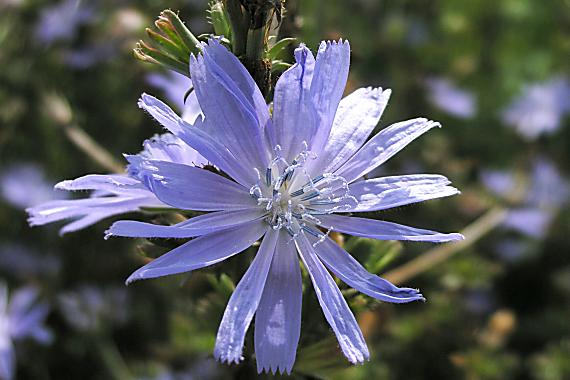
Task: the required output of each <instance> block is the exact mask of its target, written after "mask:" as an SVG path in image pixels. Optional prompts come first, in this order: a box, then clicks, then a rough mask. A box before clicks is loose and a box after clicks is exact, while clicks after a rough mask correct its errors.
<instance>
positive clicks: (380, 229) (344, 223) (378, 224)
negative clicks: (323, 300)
mask: <svg viewBox="0 0 570 380" xmlns="http://www.w3.org/2000/svg"><path fill="white" fill-rule="evenodd" d="M319 220H320V221H321V223H320V225H321V226H322V227H325V228H331V229H332V230H333V231H338V232H343V233H345V234H349V235H354V236H361V237H367V238H371V239H379V240H410V241H429V242H432V243H445V242H448V241H456V240H463V235H461V234H457V233H451V234H446V233H441V232H435V231H429V230H423V229H420V228H414V227H409V226H404V225H401V224H396V223H390V222H384V221H381V220H375V219H365V218H355V217H350V216H340V215H323V216H319Z"/></svg>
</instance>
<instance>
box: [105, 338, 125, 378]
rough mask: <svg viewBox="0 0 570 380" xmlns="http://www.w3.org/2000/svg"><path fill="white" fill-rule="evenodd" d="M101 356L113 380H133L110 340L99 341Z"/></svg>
mask: <svg viewBox="0 0 570 380" xmlns="http://www.w3.org/2000/svg"><path fill="white" fill-rule="evenodd" d="M97 346H98V348H99V354H100V355H101V359H102V360H103V363H104V364H105V366H106V367H107V370H108V371H109V374H110V375H111V378H112V379H115V380H130V379H132V378H133V376H132V375H131V373H130V371H129V369H128V367H127V365H126V363H125V361H124V360H123V357H122V355H121V353H120V352H119V350H118V349H117V346H116V345H115V343H114V342H113V341H112V340H111V339H108V338H99V339H97Z"/></svg>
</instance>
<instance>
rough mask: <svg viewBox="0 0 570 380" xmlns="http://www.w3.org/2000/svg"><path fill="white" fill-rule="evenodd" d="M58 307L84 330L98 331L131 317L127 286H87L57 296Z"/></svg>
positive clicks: (75, 325)
mask: <svg viewBox="0 0 570 380" xmlns="http://www.w3.org/2000/svg"><path fill="white" fill-rule="evenodd" d="M58 306H59V308H60V310H61V314H62V315H63V316H64V318H65V320H66V321H67V322H68V323H69V324H70V325H71V326H73V327H74V328H75V329H77V330H80V331H83V332H97V331H98V330H100V329H105V328H109V327H111V326H117V325H120V324H122V323H125V322H126V320H127V318H128V315H129V314H128V310H129V307H128V294H127V292H126V290H125V289H124V288H101V287H96V286H89V285H84V286H81V287H80V288H78V289H77V290H76V291H69V292H65V293H62V294H60V295H59V296H58Z"/></svg>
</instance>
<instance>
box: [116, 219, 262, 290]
mask: <svg viewBox="0 0 570 380" xmlns="http://www.w3.org/2000/svg"><path fill="white" fill-rule="evenodd" d="M266 228H267V223H265V222H252V223H248V224H245V225H242V226H239V227H235V228H232V229H229V230H225V231H222V232H216V233H213V234H209V235H204V236H201V237H199V238H196V239H194V240H191V241H189V242H188V243H185V244H183V245H181V246H180V247H178V248H175V249H173V250H172V251H170V252H168V253H166V254H164V255H162V256H160V257H159V258H157V259H154V260H153V261H151V262H150V263H148V264H147V265H145V266H144V267H142V268H140V269H138V270H137V271H135V272H134V273H133V274H131V275H130V277H129V278H128V279H127V284H129V283H131V282H133V281H137V280H146V279H149V278H156V277H162V276H169V275H172V274H178V273H184V272H190V271H193V270H195V269H200V268H204V267H207V266H210V265H214V264H216V263H219V262H220V261H223V260H225V259H227V258H229V257H231V256H234V255H235V254H237V253H240V252H241V251H243V250H244V249H246V248H248V247H249V246H251V245H252V244H253V243H255V242H256V241H257V240H258V239H259V238H260V237H261V236H262V235H263V234H264V233H265V230H266Z"/></svg>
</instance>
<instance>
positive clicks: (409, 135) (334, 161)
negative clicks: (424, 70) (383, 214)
mask: <svg viewBox="0 0 570 380" xmlns="http://www.w3.org/2000/svg"><path fill="white" fill-rule="evenodd" d="M202 50H203V54H201V55H199V56H197V57H191V63H190V72H191V77H192V81H193V84H194V89H195V92H196V96H197V99H198V102H199V104H200V107H201V109H202V112H203V115H204V117H199V118H197V119H196V121H195V122H194V123H193V125H191V124H189V123H188V122H186V121H184V120H183V119H182V118H180V117H179V116H177V115H176V114H175V113H174V112H173V111H172V110H171V109H170V108H169V107H168V106H167V105H165V104H164V103H162V102H161V101H159V100H157V99H155V98H153V97H152V96H149V95H146V94H143V96H142V97H141V99H140V103H139V104H140V107H142V108H143V109H145V110H146V111H147V112H148V113H150V114H151V115H152V116H153V117H154V118H155V119H156V120H157V121H158V122H160V123H161V124H162V125H163V126H164V127H165V128H166V129H168V130H169V131H170V132H172V133H173V134H174V135H176V136H177V137H179V138H180V139H181V140H183V141H184V142H186V143H187V144H188V145H189V146H191V147H192V148H194V149H195V150H196V151H198V152H199V153H200V154H201V155H202V156H203V157H205V159H207V160H208V161H209V162H210V163H211V164H212V165H213V166H215V167H216V168H218V169H219V170H220V171H222V172H224V173H225V174H226V176H222V175H219V174H216V173H214V172H212V171H210V170H204V169H202V168H198V167H195V166H191V165H187V164H185V163H183V162H176V161H174V160H171V161H162V160H158V159H152V158H144V157H141V156H133V157H127V158H128V159H129V161H130V166H129V173H130V175H131V176H132V177H134V178H137V179H138V180H139V181H140V182H141V183H144V184H145V186H146V187H147V188H148V189H149V190H150V191H152V192H153V193H154V194H155V195H156V197H157V198H158V199H160V200H161V201H162V202H164V203H165V204H168V205H170V206H172V207H175V208H178V209H185V210H196V211H205V212H209V213H206V214H204V215H201V216H198V217H195V218H192V219H189V220H187V221H185V222H182V223H179V224H177V225H174V226H159V225H154V224H148V223H141V222H135V221H119V222H116V223H115V224H113V226H112V227H111V228H110V230H109V231H108V234H109V235H111V236H126V237H160V238H191V237H196V238H195V239H193V240H190V241H188V242H186V243H184V244H182V245H181V246H179V247H178V248H176V249H174V250H172V251H170V252H168V253H166V254H165V255H163V256H161V257H159V258H157V259H155V260H154V261H152V262H151V263H149V264H147V265H145V266H144V267H142V268H140V269H139V270H137V271H136V272H134V273H133V274H132V275H131V276H130V277H129V278H128V280H127V282H128V283H130V282H132V281H135V280H141V279H149V278H155V277H161V276H166V275H172V274H177V273H183V272H188V271H192V270H195V269H199V268H204V267H207V266H209V265H213V264H216V263H219V262H221V261H223V260H225V259H227V258H229V257H232V256H234V255H236V254H237V253H239V252H241V251H243V250H245V249H246V248H248V247H249V246H251V245H252V244H253V243H255V242H256V241H258V240H260V239H261V245H260V247H259V250H258V253H257V255H256V256H255V258H254V260H253V262H252V263H251V266H250V267H249V269H248V270H247V272H246V273H245V275H244V276H243V278H242V279H241V281H240V282H239V284H238V286H237V288H236V290H235V292H234V293H233V294H232V296H231V298H230V300H229V303H228V305H227V308H226V310H225V313H224V316H223V318H222V322H221V324H220V327H219V331H218V335H217V339H216V346H215V350H214V355H215V357H216V358H218V359H219V360H221V361H223V362H228V363H231V362H235V363H237V362H239V361H240V360H241V359H242V348H243V344H244V339H245V335H246V331H247V329H248V327H249V325H250V323H251V322H252V320H253V318H254V317H255V334H254V345H255V351H256V358H257V366H258V370H259V371H260V372H261V371H272V372H277V371H279V372H290V371H291V369H292V367H293V364H294V361H295V353H296V348H297V344H298V341H299V335H300V326H301V298H302V280H301V271H300V265H299V259H300V260H301V261H302V262H303V264H304V266H305V268H306V269H307V271H308V273H309V275H310V278H311V280H312V283H313V287H314V288H315V291H316V294H317V297H318V300H319V303H320V305H321V307H322V310H323V312H324V315H325V317H326V319H327V321H328V323H329V324H330V326H331V327H332V329H333V331H334V333H335V334H336V336H337V338H338V341H339V344H340V348H341V349H342V351H343V353H344V354H345V355H346V357H347V358H348V360H349V361H350V362H352V363H361V362H363V361H365V360H367V359H368V357H369V352H368V348H367V346H366V343H365V341H364V338H363V336H362V332H361V331H360V328H359V327H358V324H357V322H356V320H355V318H354V316H353V314H352V313H351V311H350V309H349V307H348V305H347V303H346V301H345V299H344V298H343V296H342V293H341V292H340V290H339V288H338V286H337V285H336V283H335V281H334V279H333V277H332V276H331V275H330V274H329V271H328V270H330V271H332V272H333V273H334V274H335V275H336V276H337V277H339V278H340V279H341V280H343V281H344V282H345V283H347V284H348V285H349V286H351V287H353V288H355V289H357V290H359V291H361V292H363V293H365V294H367V295H369V296H371V297H374V298H376V299H378V300H382V301H386V302H395V303H403V302H410V301H415V300H423V297H422V295H421V294H420V293H419V291H418V290H416V289H410V288H398V287H396V286H394V285H393V284H391V283H389V282H388V281H386V280H384V279H382V278H380V277H378V276H376V275H374V274H371V273H368V272H367V271H366V270H365V269H364V268H363V267H362V266H361V265H360V264H359V263H358V262H357V261H356V260H355V259H354V258H352V256H350V254H349V253H348V252H346V251H345V250H344V249H342V248H341V247H340V246H338V245H337V244H336V243H335V242H334V241H333V240H331V239H330V238H329V237H328V232H330V231H338V232H343V233H347V234H351V235H355V236H363V237H369V238H374V239H389V240H411V241H431V242H446V241H452V240H458V239H461V238H462V236H461V235H460V234H456V233H453V234H445V233H439V232H434V231H429V230H424V229H418V228H413V227H408V226H404V225H399V224H395V223H390V222H386V221H379V220H372V219H365V218H359V217H349V216H347V215H346V213H359V212H370V211H378V210H384V209H389V208H392V207H397V206H402V205H407V204H411V203H416V202H421V201H425V200H429V199H434V198H440V197H446V196H450V195H454V194H457V193H458V190H457V189H455V188H453V187H451V186H449V184H450V182H449V180H448V179H447V178H445V177H443V176H440V175H428V174H417V175H404V176H391V177H383V178H374V179H363V177H364V176H365V175H367V174H368V173H370V172H371V171H372V170H373V169H375V168H376V167H378V166H379V165H381V164H383V163H384V162H386V161H387V160H388V159H390V158H391V157H392V156H394V155H395V154H396V153H398V152H399V151H400V150H402V149H403V148H404V147H405V146H406V145H408V144H409V143H410V142H411V141H412V140H414V139H415V138H416V137H419V136H420V135H422V134H423V133H425V132H427V131H428V130H430V129H432V128H434V127H437V126H439V124H438V123H435V122H433V121H430V120H427V119H423V118H418V119H412V120H408V121H404V122H400V123H396V124H394V125H391V126H390V127H388V128H386V129H384V130H382V131H381V132H380V133H378V134H376V135H375V136H373V137H372V138H371V139H369V140H368V137H369V136H370V134H371V133H372V131H373V130H374V128H375V126H376V125H377V123H378V121H379V119H380V117H381V115H382V112H383V110H384V108H385V107H386V104H387V102H388V98H389V96H390V90H382V89H380V88H362V89H359V90H356V91H355V92H354V93H352V94H350V95H348V96H347V97H346V98H344V99H342V100H341V97H342V94H343V91H344V88H345V84H346V80H347V76H348V69H349V61H350V47H349V44H348V42H342V41H341V42H338V43H337V42H328V43H325V42H323V43H322V44H321V46H320V48H319V51H318V55H317V57H316V59H315V58H314V57H313V54H312V53H311V52H310V51H309V49H307V48H306V47H305V46H304V45H301V46H300V47H299V48H298V49H297V50H296V51H295V58H296V63H295V64H294V65H293V66H292V67H291V68H290V69H289V70H288V71H286V72H285V73H284V74H283V75H282V76H281V77H280V79H279V81H278V82H277V85H276V88H275V97H274V102H273V104H272V106H270V107H268V106H267V104H266V102H265V100H264V98H263V96H262V95H261V93H260V91H259V89H258V88H257V86H256V84H255V82H254V81H253V79H252V78H251V76H250V74H249V73H248V72H247V70H246V69H245V68H244V67H243V66H242V64H241V63H240V62H239V60H238V59H237V58H236V57H235V56H233V55H232V54H231V53H230V52H229V51H228V50H226V48H224V47H223V46H222V45H220V44H219V43H218V42H217V41H215V40H212V41H210V42H209V44H204V46H203V47H202ZM367 140H368V142H367ZM228 177H230V178H231V179H230V178H228ZM335 214H336V215H335ZM325 231H326V232H325ZM327 268H328V270H327Z"/></svg>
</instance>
